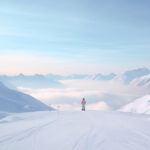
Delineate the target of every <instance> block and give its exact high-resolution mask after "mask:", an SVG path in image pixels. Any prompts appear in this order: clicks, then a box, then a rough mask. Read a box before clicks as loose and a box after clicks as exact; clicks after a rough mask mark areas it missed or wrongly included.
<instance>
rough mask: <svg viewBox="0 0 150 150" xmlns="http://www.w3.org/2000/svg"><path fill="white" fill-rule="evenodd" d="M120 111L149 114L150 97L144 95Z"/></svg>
mask: <svg viewBox="0 0 150 150" xmlns="http://www.w3.org/2000/svg"><path fill="white" fill-rule="evenodd" d="M120 111H123V112H132V113H144V114H150V95H146V96H144V97H142V98H139V99H137V100H135V101H133V102H132V103H129V104H127V105H125V106H124V107H123V108H121V109H120Z"/></svg>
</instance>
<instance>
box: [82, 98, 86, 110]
mask: <svg viewBox="0 0 150 150" xmlns="http://www.w3.org/2000/svg"><path fill="white" fill-rule="evenodd" d="M81 104H82V111H85V104H86V101H85V98H83V99H82V102H81Z"/></svg>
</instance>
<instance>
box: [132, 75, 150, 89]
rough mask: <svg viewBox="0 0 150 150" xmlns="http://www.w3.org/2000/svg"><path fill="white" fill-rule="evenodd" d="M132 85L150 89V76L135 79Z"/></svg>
mask: <svg viewBox="0 0 150 150" xmlns="http://www.w3.org/2000/svg"><path fill="white" fill-rule="evenodd" d="M131 83H132V84H133V85H136V86H141V87H142V86H143V87H150V74H148V75H145V76H142V77H140V78H137V79H134V80H133V81H132V82H131Z"/></svg>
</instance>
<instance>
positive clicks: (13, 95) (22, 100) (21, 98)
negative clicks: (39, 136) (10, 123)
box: [0, 82, 53, 112]
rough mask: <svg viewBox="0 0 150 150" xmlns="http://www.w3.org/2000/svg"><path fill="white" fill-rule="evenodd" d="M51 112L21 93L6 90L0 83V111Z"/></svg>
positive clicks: (45, 106)
mask: <svg viewBox="0 0 150 150" xmlns="http://www.w3.org/2000/svg"><path fill="white" fill-rule="evenodd" d="M45 110H53V108H51V107H48V106H47V105H45V104H43V103H42V102H40V101H39V100H37V99H35V98H33V97H31V96H29V95H27V94H23V93H21V92H18V91H15V90H10V89H8V88H7V87H6V86H5V85H4V84H3V83H2V82H0V111H2V112H31V111H45Z"/></svg>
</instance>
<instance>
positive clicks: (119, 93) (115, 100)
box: [18, 79, 147, 110]
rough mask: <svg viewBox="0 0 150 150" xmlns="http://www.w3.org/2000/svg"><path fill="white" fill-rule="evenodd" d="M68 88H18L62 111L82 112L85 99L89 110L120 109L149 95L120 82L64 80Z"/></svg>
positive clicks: (142, 89) (143, 90) (141, 89)
mask: <svg viewBox="0 0 150 150" xmlns="http://www.w3.org/2000/svg"><path fill="white" fill-rule="evenodd" d="M61 82H62V83H63V84H64V85H65V87H66V88H57V89H55V88H47V89H31V88H23V87H18V89H19V90H21V91H23V92H25V93H28V94H30V95H32V96H33V97H35V98H37V99H39V100H41V101H43V102H44V103H46V104H48V105H49V104H51V105H53V106H54V107H57V106H58V105H59V106H60V107H61V109H64V110H67V109H75V110H76V109H77V110H80V107H81V106H80V103H81V99H82V98H83V97H85V98H86V100H87V108H88V109H92V110H93V109H101V110H103V109H104V110H106V109H118V108H119V107H121V106H122V105H124V104H126V103H128V102H130V101H131V100H134V99H135V98H137V97H140V96H143V95H145V94H146V93H147V91H146V89H144V88H140V87H136V86H134V85H125V84H124V83H122V82H121V81H119V80H116V79H115V80H113V81H93V80H64V81H61Z"/></svg>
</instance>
